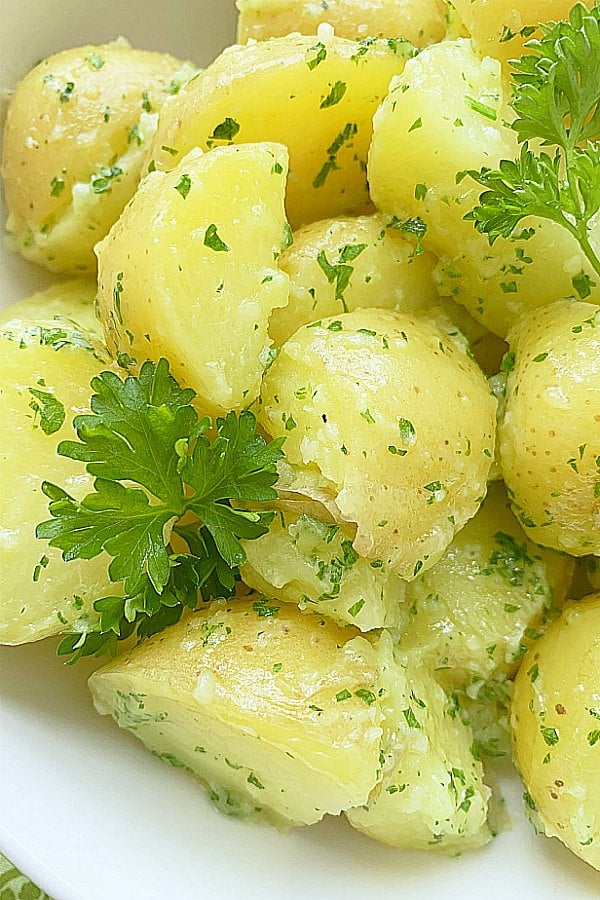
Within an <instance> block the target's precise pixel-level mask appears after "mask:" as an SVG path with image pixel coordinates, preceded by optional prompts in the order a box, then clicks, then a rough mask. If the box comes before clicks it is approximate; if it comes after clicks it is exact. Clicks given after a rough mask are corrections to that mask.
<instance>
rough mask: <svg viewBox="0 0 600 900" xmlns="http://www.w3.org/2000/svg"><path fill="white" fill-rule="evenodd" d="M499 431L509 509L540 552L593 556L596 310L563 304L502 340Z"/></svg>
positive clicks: (596, 523) (599, 475)
mask: <svg viewBox="0 0 600 900" xmlns="http://www.w3.org/2000/svg"><path fill="white" fill-rule="evenodd" d="M509 343H510V348H511V357H510V364H511V366H513V367H514V368H513V371H512V372H511V373H510V374H509V376H508V383H507V386H506V407H505V412H504V416H503V419H502V421H501V423H500V428H499V439H500V462H501V466H502V472H503V475H504V480H505V481H506V484H507V486H508V488H509V492H510V496H511V500H512V505H513V509H514V511H515V513H516V515H517V518H518V519H519V521H520V522H521V524H522V525H523V526H524V527H525V528H526V530H527V534H528V536H529V537H530V538H531V539H532V540H534V541H536V542H537V543H538V544H542V545H543V546H544V547H553V548H554V549H556V550H562V551H563V552H566V553H570V554H571V556H585V555H587V554H598V553H600V307H599V306H595V305H593V304H591V303H577V302H575V301H574V300H562V301H559V302H558V303H555V304H553V305H552V306H548V307H546V308H545V309H540V310H536V311H535V312H532V313H530V314H529V315H527V316H524V317H523V318H522V319H520V320H519V321H518V322H517V323H516V325H515V327H514V328H513V329H512V331H511V332H510V334H509Z"/></svg>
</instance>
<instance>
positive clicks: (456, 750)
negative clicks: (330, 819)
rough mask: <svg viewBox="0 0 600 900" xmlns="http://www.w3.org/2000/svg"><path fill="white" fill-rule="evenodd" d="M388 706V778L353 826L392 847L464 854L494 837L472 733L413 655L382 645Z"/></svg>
mask: <svg viewBox="0 0 600 900" xmlns="http://www.w3.org/2000/svg"><path fill="white" fill-rule="evenodd" d="M379 667H380V671H381V676H380V684H381V687H382V688H383V693H382V700H381V705H382V707H383V710H384V720H383V741H382V764H383V779H382V781H381V783H380V784H379V785H377V787H376V788H375V790H374V792H373V794H372V795H371V797H370V798H369V801H368V803H367V804H365V805H364V806H362V807H359V808H357V809H351V810H349V811H348V812H347V813H346V815H347V818H348V821H349V822H350V824H351V825H353V827H354V828H357V829H358V830H359V831H362V832H363V834H366V835H368V836H369V837H372V838H374V839H375V840H377V841H381V842H382V843H384V844H389V845H390V846H391V847H398V848H402V849H403V848H407V847H415V848H420V849H423V850H431V849H434V850H439V851H442V852H452V853H456V852H460V851H461V850H466V849H469V848H470V847H479V846H481V845H482V844H485V843H486V842H487V841H488V840H489V839H490V837H491V835H490V831H489V828H488V826H487V807H488V799H489V796H490V790H489V788H488V787H487V786H486V785H485V784H484V782H483V768H482V765H481V762H480V761H479V760H477V759H475V758H474V756H473V755H472V753H471V741H472V738H473V735H472V733H471V731H470V729H469V728H468V727H467V726H466V725H464V724H463V722H462V720H461V719H460V717H459V716H457V717H454V718H453V717H451V716H449V715H448V698H447V697H446V694H445V693H444V691H443V690H442V688H441V687H440V686H439V684H437V682H436V681H435V680H434V679H433V678H432V676H431V675H430V674H429V673H428V672H427V670H426V669H423V668H422V667H420V666H419V665H418V664H415V662H414V660H413V659H411V657H410V656H404V655H403V654H402V653H401V652H400V651H398V650H396V651H394V648H393V646H392V641H391V638H390V636H389V634H387V633H386V632H384V633H383V635H382V636H381V640H380V643H379Z"/></svg>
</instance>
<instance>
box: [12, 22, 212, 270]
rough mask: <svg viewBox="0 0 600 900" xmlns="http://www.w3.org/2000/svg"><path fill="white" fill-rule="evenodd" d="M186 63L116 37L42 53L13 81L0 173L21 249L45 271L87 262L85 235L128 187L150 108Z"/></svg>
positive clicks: (89, 245)
mask: <svg viewBox="0 0 600 900" xmlns="http://www.w3.org/2000/svg"><path fill="white" fill-rule="evenodd" d="M194 71H195V70H194V68H193V67H192V66H191V65H189V64H187V63H182V62H180V60H177V59H174V58H173V57H172V56H168V55H166V54H163V53H150V52H147V51H145V50H134V49H133V48H131V47H130V46H129V44H128V43H127V41H125V40H123V39H122V38H120V39H119V40H118V41H115V42H114V43H112V44H103V45H100V46H92V45H88V46H85V47H77V48H75V49H71V50H64V51H62V52H61V53H57V54H55V55H54V56H50V57H48V59H45V60H42V61H41V62H40V63H38V65H37V66H36V67H35V68H34V69H32V70H31V72H29V73H28V74H27V75H26V76H25V78H23V80H22V81H21V82H19V84H18V85H17V87H16V89H15V92H14V94H13V96H12V98H11V102H10V104H9V108H8V116H7V120H6V126H5V129H4V150H3V159H2V176H3V178H4V187H5V193H6V205H7V207H8V212H9V216H8V222H7V230H8V232H9V233H10V234H11V235H13V244H14V246H15V248H16V249H17V250H18V251H19V252H20V253H21V254H22V255H23V256H25V257H26V258H27V259H30V260H32V261H33V262H36V263H39V264H40V265H42V266H45V267H46V268H48V269H50V270H51V271H52V272H89V273H92V274H93V273H94V272H95V271H96V260H95V257H94V253H93V248H94V244H95V243H96V242H97V241H99V240H100V239H101V238H103V237H104V235H105V234H106V233H107V231H108V230H109V228H110V226H111V225H112V224H113V222H115V221H116V220H117V219H118V217H119V215H120V213H121V210H122V209H123V207H124V206H125V204H126V203H127V201H128V200H129V198H130V197H131V196H132V194H133V192H134V191H135V189H136V187H137V184H138V181H139V177H140V171H141V167H142V161H143V159H144V156H145V153H146V148H147V144H148V142H149V140H150V138H151V137H152V135H153V134H154V132H155V130H156V125H157V121H158V113H159V110H160V108H161V107H162V105H163V103H164V102H165V100H167V99H168V98H169V97H170V96H171V95H173V94H174V93H176V91H177V90H179V87H180V86H181V83H182V82H183V81H185V80H186V79H187V78H189V77H190V76H191V75H192V74H193V72H194Z"/></svg>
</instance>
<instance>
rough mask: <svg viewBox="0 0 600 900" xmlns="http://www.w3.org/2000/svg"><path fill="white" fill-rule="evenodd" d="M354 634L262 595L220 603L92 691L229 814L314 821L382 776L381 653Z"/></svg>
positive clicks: (101, 675) (354, 800) (125, 658)
mask: <svg viewBox="0 0 600 900" xmlns="http://www.w3.org/2000/svg"><path fill="white" fill-rule="evenodd" d="M355 635H356V632H354V631H353V630H352V629H345V630H342V629H340V628H338V627H337V626H336V625H334V624H333V623H331V622H327V621H326V620H325V619H321V618H320V617H318V616H305V615H302V613H300V612H299V611H298V610H297V609H295V608H294V607H293V606H291V605H289V604H281V603H278V602H277V601H267V600H264V598H261V597H260V596H259V595H255V596H254V597H251V598H250V599H248V600H246V601H234V602H233V603H231V604H229V605H227V604H226V603H225V602H224V601H218V602H216V603H214V604H212V605H211V606H210V607H209V608H208V609H206V610H204V611H203V612H200V613H196V614H194V615H193V616H192V617H191V618H189V619H187V620H186V621H183V622H181V623H179V624H178V625H175V626H173V627H171V628H169V629H167V630H166V631H163V632H162V633H161V634H159V635H156V636H155V637H153V638H150V639H149V640H147V641H145V642H144V643H143V644H141V645H140V646H139V647H137V648H135V649H134V650H133V651H132V652H131V653H128V654H124V655H122V656H120V657H118V658H117V659H116V660H114V661H113V662H110V663H109V664H108V665H106V666H104V667H103V668H102V669H100V670H99V671H97V672H95V673H94V674H93V675H92V677H91V678H90V682H89V683H90V689H91V691H92V694H93V696H94V702H95V704H96V707H97V709H98V711H99V712H101V713H105V714H106V713H111V714H112V715H113V716H114V717H115V719H116V720H117V722H118V724H119V725H120V726H121V727H123V728H127V729H128V730H130V731H132V732H133V733H134V734H135V735H136V737H139V738H140V739H141V740H142V741H143V742H144V743H145V744H146V745H147V746H148V747H149V748H150V749H151V750H153V751H154V752H155V753H156V755H158V756H160V757H162V758H163V759H165V760H166V761H168V762H170V763H171V764H173V765H176V766H179V767H182V768H183V767H185V768H187V769H189V770H190V771H191V772H192V774H194V775H195V776H196V777H197V778H199V779H200V781H201V782H202V783H203V784H205V785H206V786H207V787H208V789H209V791H210V792H211V796H212V798H213V800H215V802H216V803H217V804H218V805H219V807H220V808H221V809H223V810H224V811H225V812H229V813H230V814H233V815H241V816H244V815H257V814H260V813H262V814H263V815H264V816H266V817H267V818H268V819H270V820H272V821H274V822H275V823H276V824H279V825H284V826H286V825H287V826H289V825H301V824H308V823H311V822H317V821H318V820H319V819H321V818H322V817H323V816H324V815H325V814H326V813H331V814H334V815H335V814H337V813H339V812H340V811H341V810H343V809H347V808H348V807H349V806H354V805H357V804H360V803H364V802H365V800H366V799H367V797H368V794H369V792H370V790H371V789H372V787H373V786H374V784H375V783H376V780H377V777H378V775H377V768H378V756H379V741H380V737H381V729H380V727H379V718H380V714H379V711H378V708H377V705H376V703H375V697H374V695H373V693H372V691H373V687H374V684H375V681H376V678H377V669H376V657H375V653H374V651H373V648H372V647H371V645H370V644H369V643H368V642H367V641H366V640H365V639H364V638H361V637H356V636H355ZM357 692H358V695H357Z"/></svg>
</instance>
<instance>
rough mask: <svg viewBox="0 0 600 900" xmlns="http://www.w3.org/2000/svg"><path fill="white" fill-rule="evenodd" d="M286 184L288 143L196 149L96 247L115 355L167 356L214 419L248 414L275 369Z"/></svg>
mask: <svg viewBox="0 0 600 900" xmlns="http://www.w3.org/2000/svg"><path fill="white" fill-rule="evenodd" d="M286 173H287V150H286V149H285V147H282V146H281V145H280V144H245V145H241V146H239V147H219V148H215V149H214V150H213V151H212V152H211V153H207V154H202V152H201V151H200V150H194V151H192V152H191V153H189V154H188V156H187V157H185V158H184V159H183V160H182V161H181V162H180V163H179V165H178V166H176V167H175V169H173V170H172V171H171V172H168V173H162V172H160V173H159V172H156V173H153V174H151V175H149V176H147V178H145V179H144V181H143V182H142V183H141V185H140V187H139V190H138V191H137V192H136V194H135V196H134V197H133V199H132V201H131V203H130V204H129V205H128V206H127V208H126V209H125V211H124V212H123V215H122V216H121V218H120V219H119V221H118V222H117V223H116V224H115V225H114V226H113V228H112V229H111V231H110V233H109V235H108V236H107V237H106V239H105V240H104V241H102V243H101V244H99V245H98V247H97V248H96V249H97V254H98V298H99V313H100V317H101V319H102V322H103V325H104V330H105V334H106V340H107V344H108V347H109V349H110V350H111V352H112V353H113V354H117V353H118V352H119V351H120V352H121V353H123V354H127V355H129V356H130V357H131V358H132V360H133V362H134V363H136V362H137V364H141V363H142V362H143V360H145V359H154V360H158V359H159V358H160V357H162V356H164V357H166V358H167V359H168V360H169V361H170V363H171V371H172V372H173V374H174V376H175V377H176V378H177V379H178V380H179V381H180V382H181V383H183V384H186V385H187V386H188V387H192V388H193V389H194V390H195V391H196V392H197V394H198V399H199V403H200V405H201V406H202V407H203V408H205V409H206V410H207V411H208V412H210V413H223V412H227V411H228V410H230V409H240V408H242V407H245V406H248V405H249V404H250V403H251V402H252V401H253V400H254V399H255V397H256V396H257V394H258V392H259V389H260V383H261V377H262V373H263V370H264V369H265V367H266V366H267V365H268V364H269V362H270V359H271V352H270V345H271V341H270V340H269V337H268V334H267V327H268V321H269V316H270V314H271V311H272V310H273V309H274V308H275V307H281V306H285V305H286V303H287V302H288V278H287V275H285V274H283V273H282V272H280V271H279V268H278V266H277V260H278V258H279V256H280V254H281V251H282V250H283V249H284V248H285V247H286V246H287V244H288V243H289V240H290V238H291V235H290V230H289V226H288V224H287V222H286V218H285V212H284V208H283V201H284V194H285V178H286Z"/></svg>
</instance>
